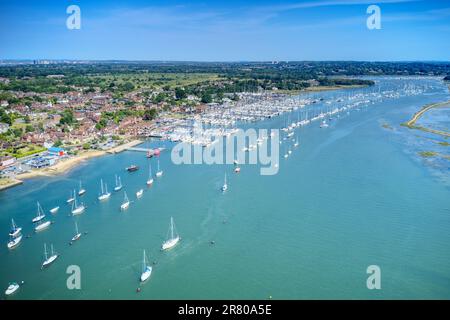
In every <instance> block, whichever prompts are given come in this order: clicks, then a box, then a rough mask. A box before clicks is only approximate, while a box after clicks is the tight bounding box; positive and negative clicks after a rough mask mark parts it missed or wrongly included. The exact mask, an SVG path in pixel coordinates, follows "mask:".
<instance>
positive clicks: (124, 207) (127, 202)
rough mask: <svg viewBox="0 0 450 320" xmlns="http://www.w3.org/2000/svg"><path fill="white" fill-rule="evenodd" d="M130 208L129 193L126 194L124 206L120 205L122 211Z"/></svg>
mask: <svg viewBox="0 0 450 320" xmlns="http://www.w3.org/2000/svg"><path fill="white" fill-rule="evenodd" d="M129 206H130V200H129V199H128V196H127V192H126V191H125V192H124V199H123V202H122V204H121V205H120V210H126V209H128V207H129Z"/></svg>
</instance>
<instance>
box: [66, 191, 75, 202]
mask: <svg viewBox="0 0 450 320" xmlns="http://www.w3.org/2000/svg"><path fill="white" fill-rule="evenodd" d="M74 200H75V190H74V191H73V195H72V191H71V192H70V195H69V199H67V201H66V202H67V203H72V202H73V201H74Z"/></svg>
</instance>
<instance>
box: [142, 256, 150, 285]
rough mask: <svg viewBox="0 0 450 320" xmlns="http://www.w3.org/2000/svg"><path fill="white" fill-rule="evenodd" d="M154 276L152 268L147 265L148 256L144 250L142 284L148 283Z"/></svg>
mask: <svg viewBox="0 0 450 320" xmlns="http://www.w3.org/2000/svg"><path fill="white" fill-rule="evenodd" d="M151 274H152V267H151V266H149V265H148V264H147V256H146V255H145V250H144V261H143V262H142V273H141V282H144V281H146V280H147V279H148V278H150V275H151Z"/></svg>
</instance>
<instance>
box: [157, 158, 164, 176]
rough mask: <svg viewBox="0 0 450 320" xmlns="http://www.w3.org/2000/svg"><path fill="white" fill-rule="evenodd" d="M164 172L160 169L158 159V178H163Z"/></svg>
mask: <svg viewBox="0 0 450 320" xmlns="http://www.w3.org/2000/svg"><path fill="white" fill-rule="evenodd" d="M162 175H163V171H162V170H161V169H160V168H159V159H158V171H156V177H158V178H159V177H162Z"/></svg>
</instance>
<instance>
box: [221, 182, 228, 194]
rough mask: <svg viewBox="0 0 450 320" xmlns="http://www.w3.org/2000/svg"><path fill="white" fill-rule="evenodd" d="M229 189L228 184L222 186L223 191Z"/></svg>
mask: <svg viewBox="0 0 450 320" xmlns="http://www.w3.org/2000/svg"><path fill="white" fill-rule="evenodd" d="M227 190H228V185H226V184H224V185H223V186H222V192H225V191H227Z"/></svg>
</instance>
